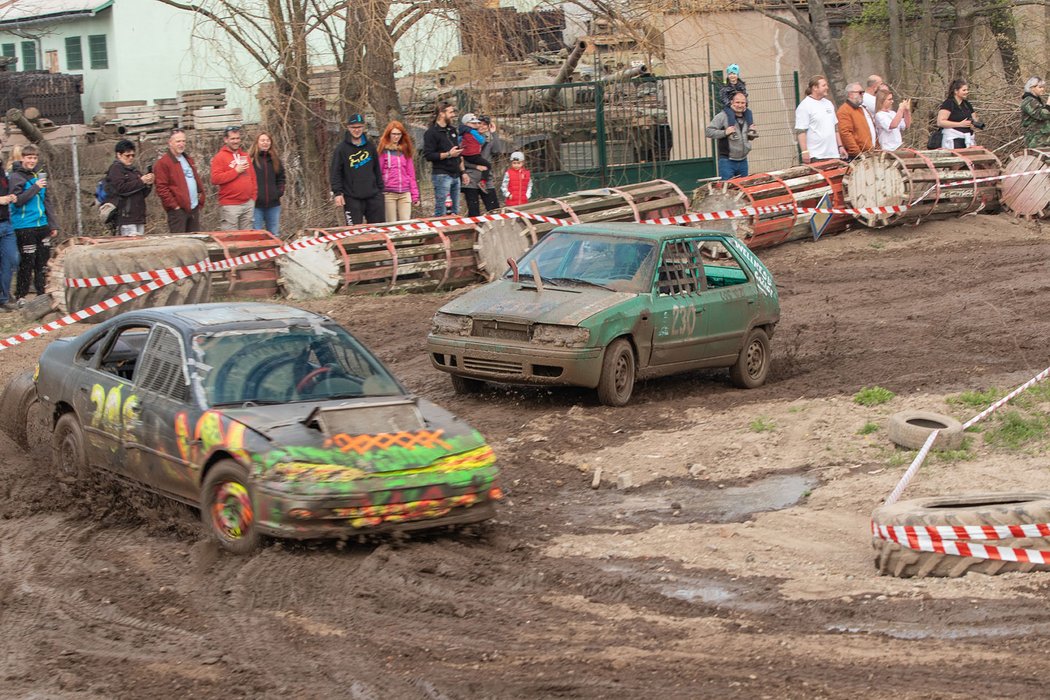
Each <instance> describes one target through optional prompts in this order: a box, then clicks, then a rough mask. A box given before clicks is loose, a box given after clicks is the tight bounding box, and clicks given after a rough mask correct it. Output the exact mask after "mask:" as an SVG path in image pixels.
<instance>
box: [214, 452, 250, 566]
mask: <svg viewBox="0 0 1050 700" xmlns="http://www.w3.org/2000/svg"><path fill="white" fill-rule="evenodd" d="M201 519H202V520H203V521H204V526H205V527H207V528H208V530H209V531H210V532H211V534H212V535H214V536H215V538H216V539H218V541H219V544H220V545H222V547H223V549H226V550H228V551H230V552H233V553H234V554H248V553H249V552H252V551H253V550H254V549H255V548H256V547H258V546H259V528H258V527H257V526H256V524H255V504H254V502H253V499H252V490H251V486H250V484H249V480H248V474H247V473H246V472H245V470H244V468H243V467H241V465H239V464H237V463H236V462H234V461H233V460H232V459H224V460H221V461H220V462H218V463H217V464H215V466H213V467H212V468H211V471H209V472H208V476H207V477H206V478H205V479H204V486H202V487H201Z"/></svg>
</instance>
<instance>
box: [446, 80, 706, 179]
mask: <svg viewBox="0 0 1050 700" xmlns="http://www.w3.org/2000/svg"><path fill="white" fill-rule="evenodd" d="M713 98H714V99H713ZM715 99H717V97H716V96H715V95H713V94H712V85H711V81H710V78H709V76H708V75H707V74H706V73H696V74H691V75H675V76H665V77H657V76H644V77H638V78H631V79H626V80H610V79H606V80H594V81H588V82H579V83H562V84H560V85H530V86H526V87H512V88H503V89H499V90H480V91H471V92H461V93H459V109H460V113H461V114H462V113H463V112H467V111H471V112H475V113H477V114H487V115H489V116H491V117H492V118H493V120H494V121H495V123H496V126H497V130H498V133H499V135H500V136H502V137H503V138H504V139H506V140H508V141H511V142H513V143H516V144H521V146H520V147H519V148H520V150H522V151H523V152H524V153H525V157H526V164H527V166H528V168H529V169H530V170H531V171H532V180H533V183H534V184H533V198H536V197H554V196H558V195H561V194H565V193H566V192H571V191H574V190H583V189H591V188H596V187H605V186H616V185H621V184H629V183H634V182H642V181H645V180H653V179H660V178H662V179H666V180H670V181H671V182H674V183H675V184H677V185H678V186H679V187H681V188H682V189H683V190H684V191H687V192H688V191H692V190H693V189H694V188H695V187H696V182H697V180H698V179H704V178H710V177H714V176H715V175H716V164H715V157H714V152H713V150H712V146H711V141H709V140H708V139H707V138H706V137H705V135H704V127H705V126H706V124H707V121H708V119H709V118H710V116H711V114H712V111H713V106H714V104H715Z"/></svg>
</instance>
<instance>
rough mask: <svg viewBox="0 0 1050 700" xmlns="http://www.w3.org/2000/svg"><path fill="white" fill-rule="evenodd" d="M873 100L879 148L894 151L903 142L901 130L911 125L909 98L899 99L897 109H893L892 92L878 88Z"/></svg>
mask: <svg viewBox="0 0 1050 700" xmlns="http://www.w3.org/2000/svg"><path fill="white" fill-rule="evenodd" d="M875 100H876V102H875V131H876V133H877V136H878V141H879V148H881V149H882V150H884V151H896V150H897V149H898V148H900V147H901V144H902V143H904V137H903V136H902V135H901V132H902V131H904V130H905V129H907V128H908V127H910V126H911V100H910V99H907V100H901V104H900V107H899V108H898V109H897V111H894V110H893V93H891V92H890V91H889V90H880V91H879V93H878V94H877V95H876V96H875Z"/></svg>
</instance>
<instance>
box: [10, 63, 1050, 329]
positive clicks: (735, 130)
mask: <svg viewBox="0 0 1050 700" xmlns="http://www.w3.org/2000/svg"><path fill="white" fill-rule="evenodd" d="M725 75H726V78H725V83H724V84H723V85H721V86H720V90H719V96H720V100H721V104H722V106H723V109H722V110H721V111H719V112H718V113H717V114H715V116H714V118H713V119H711V121H710V123H709V124H708V125H707V127H706V135H707V137H708V138H710V139H714V140H715V142H716V153H717V161H718V172H719V175H720V176H721V178H722V179H724V180H728V179H732V178H736V177H744V176H747V175H748V156H749V154H750V152H751V150H752V142H753V141H754V140H755V139H756V138H758V134H759V128H758V126H757V124H756V118H755V115H754V114H753V113H752V111H751V109H750V108H749V105H748V99H749V97H748V90H747V84H746V83H745V81H744V80H743V78H742V77H741V72H740V67H739V66H738V65H737V64H732V65H730V66H728V67H727V69H726V73H725ZM828 91H829V85H828V81H827V79H826V78H825V77H824V76H822V75H816V76H813V77H812V78H810V79H809V81H808V84H807V87H806V92H805V97H804V98H803V99H802V100H801V101H800V102H799V104H798V106H797V107H796V109H795V120H794V132H795V134H796V137H797V141H798V147H799V151H800V155H801V159H802V162H803V163H815V162H820V161H822V160H829V159H843V160H853V159H855V158H857V157H859V156H861V155H863V154H865V153H869V152H872V151H877V150H883V151H892V150H896V149H898V148H900V147H901V145H902V144H903V141H904V136H903V135H904V132H905V130H907V129H909V128H911V127H912V125H913V122H912V108H913V101H912V100H911V99H908V98H903V99H902V98H901V97H900V96H899V95H897V96H895V95H894V93H893V90H892V89H891V88H890V86H889V85H887V84H886V83H885V82H884V81H883V79H882V78H881V77H880V76H878V75H871V76H868V78H867V80H866V81H865V82H864V83H863V84H862V83H861V82H859V81H855V82H851V83H849V84H848V85H847V86H846V90H845V94H844V95H842V100H841V103H840V104H839V106H838V107H837V108H836V107H835V105H834V103H833V102H832V101H831V100H830V99H829V97H828ZM457 115H458V113H457V109H456V107H455V105H453V104H450V103H448V102H441V103H439V104H438V105H437V106H436V108H435V111H434V114H433V117H432V119H431V122H430V125H429V127H428V128H427V129H426V131H425V132H424V134H423V142H422V147H421V149H420V151H421V153H422V157H423V159H424V160H425V161H427V162H429V164H430V171H431V174H430V177H431V184H432V186H433V191H434V216H445V215H450V214H451V215H456V214H459V211H460V209H459V206H460V197H461V195H462V197H463V199H464V200H465V201H466V213H467V214H468V215H469V216H476V215H478V214H480V213H481V208H482V206H484V208H485V210H486V211H493V210H495V209H498V208H500V206H501V204H500V196H501V195H502V198H503V201H504V203H505V205H506V206H520V205H522V204H525V203H527V202H528V201H529V200H530V198H531V196H532V184H533V183H532V174H531V172H530V171H529V169H528V168H527V167H526V164H525V155H524V154H523V153H522V152H521V151H514V152H512V153H511V154H510V159H509V166H508V167H507V168H506V171H505V172H504V173H502V175H500V174H499V173H497V172H496V165H495V164H496V162H497V161H496V156H498V155H503V153H502V152H501V151H500V148H499V142H500V139H499V138H498V137H497V130H496V124H495V122H494V120H492V119H491V118H490V117H487V116H483V115H476V114H473V113H467V114H464V115H463V116H462V118H459V119H457ZM457 121H458V124H457ZM345 127H346V130H345V133H344V134H343V138H342V140H341V141H340V143H339V144H338V145H337V146H336V148H335V150H334V152H333V153H332V157H331V162H330V166H329V182H330V187H331V197H332V201H333V203H334V204H335V206H337V207H338V208H339V209H340V211H341V212H342V216H343V217H344V219H345V221H346V223H347V224H348V225H350V224H360V223H365V222H367V223H370V224H379V223H385V222H388V221H403V220H406V219H409V218H411V215H412V206H413V205H419V204H420V188H419V184H418V182H417V179H416V172H417V163H416V149H415V146H414V144H413V140H412V137H411V135H410V134H409V131H408V129H407V128H406V127H405V125H404V124H403V123H402V122H400V121H396V120H395V121H391V122H390V123H388V124H387V125H386V126H385V128H384V129H383V130H382V131H381V135H380V137H379V139H378V141H377V142H375V143H373V142H372V141H371V140H370V139H369V136H368V133H367V129H366V123H365V118H364V116H363V115H361V114H351V115H350V116H349V117H348V118H347V119H346V124H345ZM1020 127H1021V131H1022V134H1023V140H1024V144H1025V146H1027V147H1029V148H1048V147H1050V107H1048V106H1047V98H1046V83H1045V81H1044V80H1043V79H1042V78H1039V77H1033V78H1030V79H1029V80H1028V81H1027V82H1026V83H1025V86H1024V94H1023V95H1022V98H1021V103H1020ZM983 128H984V123H983V122H982V121H981V120H980V119H979V116H978V114H977V112H976V110H975V109H974V107H973V105H972V104H971V103H970V102H969V85H968V84H967V82H966V81H965V80H963V79H956V80H953V81H952V82H951V83H950V85H949V86H948V91H947V95H946V97H945V100H944V102H943V103H941V104H940V105H939V107H938V110H937V115H936V123H935V128H934V131H933V132H932V133H931V134H930V137H929V140H928V142H927V148H930V149H934V148H965V147H969V146H973V145H974V144H975V143H976V131H979V130H981V129H983ZM0 145H2V144H0ZM114 153H115V159H114V161H113V163H112V165H111V166H110V167H109V170H108V171H107V173H106V176H105V178H103V180H102V181H100V183H99V185H98V187H97V189H96V197H97V199H98V201H99V204H100V207H99V215H100V217H101V218H102V220H103V221H104V222H105V223H106V224H107V225H108V226H109V228H110V230H111V232H112V233H113V234H114V235H119V236H140V235H143V234H144V233H145V224H146V197H147V196H149V195H150V194H151V193H152V192H156V195H157V197H158V198H159V199H160V203H161V205H162V207H163V209H164V212H165V216H166V218H167V225H168V230H169V231H170V232H171V233H189V232H194V231H200V230H201V210H202V209H203V208H204V205H205V201H206V199H207V194H206V192H205V187H204V183H203V182H202V181H201V178H200V175H199V171H198V168H197V164H196V163H195V162H194V160H193V158H192V157H191V156H190V154H189V153H187V152H186V134H185V132H184V131H183V130H181V129H174V130H172V132H171V134H170V136H169V138H168V143H167V148H166V149H165V150H164V152H163V153H162V154H161V155H160V156H159V157H158V158H157V160H156V161H155V162H154V163H151V164H149V165H148V166H147V167H146V172H142V171H141V170H140V169H139V167H138V165H137V164H136V162H135V155H136V147H135V144H134V143H133V142H131V141H129V140H121V141H118V142H117V144H116V146H115V148H114ZM40 156H41V153H40V151H39V149H38V148H37V147H36V146H34V145H27V146H21V147H15V148H14V149H12V152H11V155H10V158H9V160H8V162H7V164H6V168H5V169H2V170H0V312H3V311H11V310H13V309H15V308H17V307H18V306H19V305H21V304H22V303H23V302H24V300H25V299H26V297H27V295H29V294H30V292H31V289H32V291H33V292H35V293H36V294H43V293H44V284H45V277H46V273H47V261H48V259H49V258H50V255H51V244H52V242H53V241H54V239H55V237H56V236H57V235H58V231H59V227H58V223H57V221H56V219H55V216H54V211H53V208H52V200H51V199H50V198H49V196H48V173H47V169H46V167H45V165H44V164H43V163H42V162H41V160H40ZM209 167H210V175H211V183H212V185H214V186H215V187H216V188H217V206H218V209H219V222H220V223H219V228H220V230H238V229H249V228H255V229H265V230H267V231H269V232H270V233H272V234H274V235H279V233H280V221H281V199H282V197H283V196H284V193H285V187H286V182H287V176H286V172H285V168H284V163H283V162H282V160H281V156H280V150H279V148H278V145H277V144H276V142H275V139H274V137H273V136H272V135H271V134H269V133H266V132H260V133H258V134H257V135H256V136H255V139H254V141H253V142H252V143H251V145H250V146H249V147H248V148H247V150H246V149H245V143H244V132H243V129H242V128H241V127H239V126H230V127H227V128H226V129H225V131H224V133H223V145H222V147H221V148H220V149H219V151H218V153H216V154H215V156H214V157H212V159H211V161H210V164H209ZM12 281H14V290H12ZM12 291H13V297H12Z"/></svg>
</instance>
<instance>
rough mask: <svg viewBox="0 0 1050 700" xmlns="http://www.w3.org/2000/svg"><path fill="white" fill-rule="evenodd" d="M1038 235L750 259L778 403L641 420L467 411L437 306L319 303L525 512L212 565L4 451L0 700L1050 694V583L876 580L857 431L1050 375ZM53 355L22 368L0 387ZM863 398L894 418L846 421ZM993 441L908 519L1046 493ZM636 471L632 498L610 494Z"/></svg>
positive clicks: (23, 355) (163, 507)
mask: <svg viewBox="0 0 1050 700" xmlns="http://www.w3.org/2000/svg"><path fill="white" fill-rule="evenodd" d="M1046 233H1047V229H1046V227H1045V226H1044V227H1043V228H1042V231H1040V229H1039V226H1038V225H1037V224H1024V223H1016V222H1014V221H1013V220H1011V219H1009V218H1007V217H991V216H981V217H972V216H971V217H966V218H964V219H961V220H955V221H949V222H939V223H930V224H925V225H923V226H921V227H920V228H909V229H891V230H887V231H883V232H878V233H873V232H868V231H859V232H851V233H846V234H843V235H841V236H838V237H836V238H833V239H829V240H822V241H821V242H819V243H818V244H791V245H787V246H783V247H781V248H779V249H775V250H771V251H768V252H765V253H763V254H762V255H761V257H762V258H763V260H764V261H765V262H766V263H767V265H768V266H769V267H770V268H771V269H772V271H773V273H774V275H775V277H776V279H777V281H778V284H779V286H780V289H781V300H782V305H783V321H782V323H781V324H780V326H779V327H778V329H777V334H776V336H775V337H774V352H775V365H774V372H773V377H772V380H771V382H770V383H769V384H768V385H767V386H765V387H763V388H761V389H758V390H754V391H749V392H745V391H740V390H737V389H734V388H732V387H731V386H730V384H729V382H728V377H727V376H726V375H725V374H724V373H698V374H695V375H688V376H685V377H672V378H667V379H661V380H656V381H651V382H648V383H646V384H644V385H641V386H640V388H639V389H638V390H637V391H636V396H635V399H634V400H633V402H632V404H631V405H630V406H629V407H627V408H624V409H610V408H606V407H602V406H599V405H597V402H596V401H595V399H594V398H593V396H592V395H591V394H589V393H588V392H582V391H572V390H557V391H546V390H543V391H532V390H525V391H523V390H511V389H507V390H494V391H492V392H489V393H487V394H485V395H483V396H481V397H479V398H468V399H464V398H459V397H456V396H454V395H453V394H452V392H451V387H450V386H449V383H448V380H447V378H446V377H444V376H443V375H440V374H438V373H436V372H434V371H433V370H431V368H430V366H429V364H428V363H427V361H426V358H425V356H424V354H423V351H422V348H423V339H424V336H425V334H426V330H427V328H428V325H429V318H430V316H431V314H432V313H433V311H434V310H435V309H436V308H437V307H438V306H440V305H441V304H442V303H443V301H444V300H446V299H448V298H451V296H453V295H452V294H449V295H428V296H397V297H390V298H366V299H349V298H339V299H333V300H327V301H324V302H316V303H312V304H309V305H308V306H309V307H310V308H312V309H314V310H317V311H325V312H330V313H331V314H332V315H333V316H334V317H336V318H337V319H338V320H340V321H341V322H343V323H344V324H345V325H347V327H349V328H350V329H351V330H352V331H353V332H354V333H355V334H357V335H358V337H360V338H362V339H363V340H364V341H365V342H366V343H367V344H368V345H369V346H370V347H371V348H372V349H373V350H375V351H376V352H377V354H378V355H379V356H380V357H381V358H382V359H383V360H384V361H386V362H387V363H388V364H389V365H390V366H391V367H392V369H393V370H394V371H395V373H397V374H398V376H400V377H401V378H402V379H403V380H404V381H405V382H406V383H407V385H408V386H409V387H410V388H411V389H412V390H414V391H417V392H418V393H420V394H422V395H425V396H427V397H428V398H431V399H433V400H436V401H437V402H439V403H441V404H443V405H445V406H446V407H448V408H450V409H451V410H453V411H456V412H457V413H459V414H460V415H461V416H463V417H464V418H466V419H467V420H469V421H471V422H472V423H473V424H474V425H476V426H477V427H478V428H479V429H480V430H481V431H482V432H483V433H485V434H486V435H487V436H488V437H489V439H490V441H491V443H492V444H493V445H494V446H495V448H496V450H497V453H498V454H499V456H500V457H501V461H502V465H503V469H504V486H505V488H506V491H507V493H508V500H507V501H506V502H505V504H504V505H503V507H502V508H501V510H500V513H499V518H498V521H497V522H496V523H495V524H493V525H491V526H489V527H486V528H483V529H480V530H479V531H477V532H474V533H461V534H458V535H454V536H453V535H435V536H427V537H413V538H411V539H408V540H404V541H392V540H384V541H380V542H365V543H351V544H349V545H347V546H346V547H339V546H336V545H334V544H320V545H313V546H302V545H285V546H271V547H269V548H267V549H265V550H263V551H262V552H261V553H260V554H258V555H257V556H254V557H250V558H239V557H233V556H226V555H224V554H222V553H220V552H218V551H216V549H215V547H213V546H212V545H211V544H210V543H209V542H207V541H205V540H203V539H201V537H200V534H199V531H198V529H197V525H196V520H195V514H194V513H192V512H191V511H190V510H188V509H184V508H182V507H181V506H176V505H172V504H167V503H158V502H157V501H156V500H155V499H153V498H151V497H148V496H144V495H141V494H138V493H136V492H130V491H125V490H123V489H117V491H116V492H114V487H113V486H112V485H111V484H96V485H93V486H88V487H82V488H80V489H77V490H76V491H74V492H72V493H70V492H69V491H68V490H66V489H62V488H60V487H59V486H58V485H56V484H55V483H53V482H52V481H51V479H50V477H49V471H48V467H47V463H48V457H49V456H48V454H47V450H46V449H45V448H44V446H42V445H41V446H38V447H37V448H36V449H35V450H34V451H33V453H32V454H30V455H28V456H25V455H23V454H21V453H20V452H19V451H18V450H17V448H15V446H14V445H13V444H12V443H10V442H9V441H7V440H6V438H0V445H2V448H3V449H4V450H5V451H6V453H7V454H8V458H7V459H6V460H5V461H4V463H3V466H2V467H0V493H2V497H0V630H2V631H3V634H2V636H0V659H2V662H0V688H3V690H2V691H0V695H3V696H4V697H63V698H81V697H106V698H133V697H134V698H140V697H156V698H166V697H190V696H192V697H196V698H228V697H242V696H243V697H297V698H322V697H324V698H329V697H346V698H355V699H362V700H363V699H370V698H395V697H396V698H429V699H442V700H444V699H449V700H452V699H455V698H537V697H572V698H598V697H624V698H634V697H643V696H644V697H664V698H697V697H709V696H720V697H749V698H751V697H843V696H846V695H851V694H853V695H863V696H865V697H973V696H977V695H991V696H996V697H1014V696H1028V697H1032V696H1041V695H1043V694H1044V693H1045V681H1044V680H1043V678H1045V673H1046V671H1047V670H1048V669H1050V662H1048V661H1043V660H1041V659H1043V657H1044V655H1045V653H1046V652H1047V651H1048V650H1050V613H1047V612H1046V605H1045V601H1046V595H1047V591H1048V584H1050V575H1048V574H1045V573H1038V574H1011V575H1007V576H1000V577H982V576H969V577H966V578H963V579H957V580H933V579H930V580H917V581H916V580H901V579H894V578H888V577H879V576H876V575H875V571H874V567H873V565H872V555H871V547H870V542H869V536H868V530H867V528H868V516H869V515H870V512H871V510H872V508H873V507H874V506H875V505H876V504H877V503H878V502H879V500H880V499H881V498H882V497H884V496H885V495H886V494H887V493H888V492H889V491H890V489H891V488H892V486H893V484H894V483H895V482H896V480H897V478H899V476H900V474H901V472H902V470H903V467H902V466H900V464H901V461H902V458H901V455H902V454H903V453H902V452H900V451H897V450H895V449H894V448H892V447H891V446H890V445H889V443H888V442H887V441H886V440H885V433H884V431H882V430H880V431H878V432H875V433H872V434H869V435H860V434H858V429H860V428H861V426H863V425H864V424H865V423H866V422H870V421H873V422H882V421H884V419H885V417H886V416H888V415H890V414H891V413H893V412H895V411H898V410H901V409H904V408H920V407H921V408H927V409H931V410H938V411H941V412H951V413H954V414H955V415H957V416H958V417H968V415H969V414H968V413H967V412H966V411H965V410H962V411H961V412H960V409H959V408H958V407H957V406H950V405H948V404H946V403H945V402H944V398H945V396H947V395H950V394H953V393H957V392H960V391H963V390H969V389H980V388H985V387H989V386H997V387H1011V386H1013V385H1014V384H1016V383H1020V382H1021V381H1023V380H1025V379H1027V378H1029V377H1030V376H1032V375H1034V374H1035V373H1036V372H1038V371H1039V370H1040V369H1042V368H1043V367H1044V366H1046V365H1047V364H1050V351H1048V350H1047V347H1046V338H1048V337H1050V314H1047V313H1045V312H1044V308H1045V306H1046V305H1047V304H1048V303H1050V276H1048V272H1047V261H1048V260H1050V240H1048V239H1047V238H1046ZM43 342H46V341H37V342H35V343H29V344H27V345H25V346H22V347H19V348H15V349H13V350H9V351H5V352H4V353H3V358H4V360H5V361H4V363H3V367H2V369H0V381H6V380H7V379H8V378H9V377H10V376H12V375H13V374H14V373H15V372H19V371H24V370H25V369H30V368H32V366H33V363H34V361H35V356H36V354H37V353H39V351H40V348H41V347H42V343H43ZM873 385H879V386H883V387H886V388H888V389H891V390H893V391H894V392H896V393H897V395H898V396H897V398H895V399H894V400H893V401H892V402H890V403H889V404H885V405H883V406H878V407H875V408H865V407H862V406H858V405H857V404H855V403H854V402H852V401H851V398H850V397H851V396H852V395H853V394H854V393H855V392H856V391H858V390H859V389H861V388H862V387H866V386H873ZM757 419H761V422H762V423H763V424H765V425H766V426H771V427H769V428H768V429H756V428H755V426H754V425H753V423H754V422H755V421H756V420H757ZM979 437H980V436H978V438H977V444H976V445H975V447H974V449H973V452H974V459H972V460H970V461H960V462H951V463H948V462H939V461H935V462H934V463H932V464H930V465H928V466H927V467H924V469H923V471H922V472H921V473H920V476H919V478H918V479H917V480H916V482H915V483H914V485H913V487H912V488H911V490H910V491H909V492H908V495H907V496H918V495H928V494H937V493H948V492H963V491H967V490H1005V489H1021V488H1024V489H1026V490H1034V491H1047V492H1050V473H1048V471H1047V469H1046V466H1045V463H1044V462H1045V460H1044V459H1043V456H1042V454H1041V453H1040V452H1033V451H1031V450H1029V451H1027V452H1020V453H1016V452H1005V451H997V450H995V449H992V448H991V447H986V446H985V445H983V443H982V441H981V440H980V439H979ZM597 467H601V468H602V469H603V474H604V477H605V480H604V482H603V484H602V487H601V488H600V489H598V490H591V488H590V483H591V478H592V473H593V470H594V469H596V468H597ZM625 473H629V475H628V476H625V478H629V479H630V480H631V481H632V482H633V483H634V484H635V485H637V488H634V489H631V490H626V491H624V490H617V489H616V488H615V485H616V482H617V479H618V477H620V476H621V475H622V474H625ZM907 496H906V497H907Z"/></svg>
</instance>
